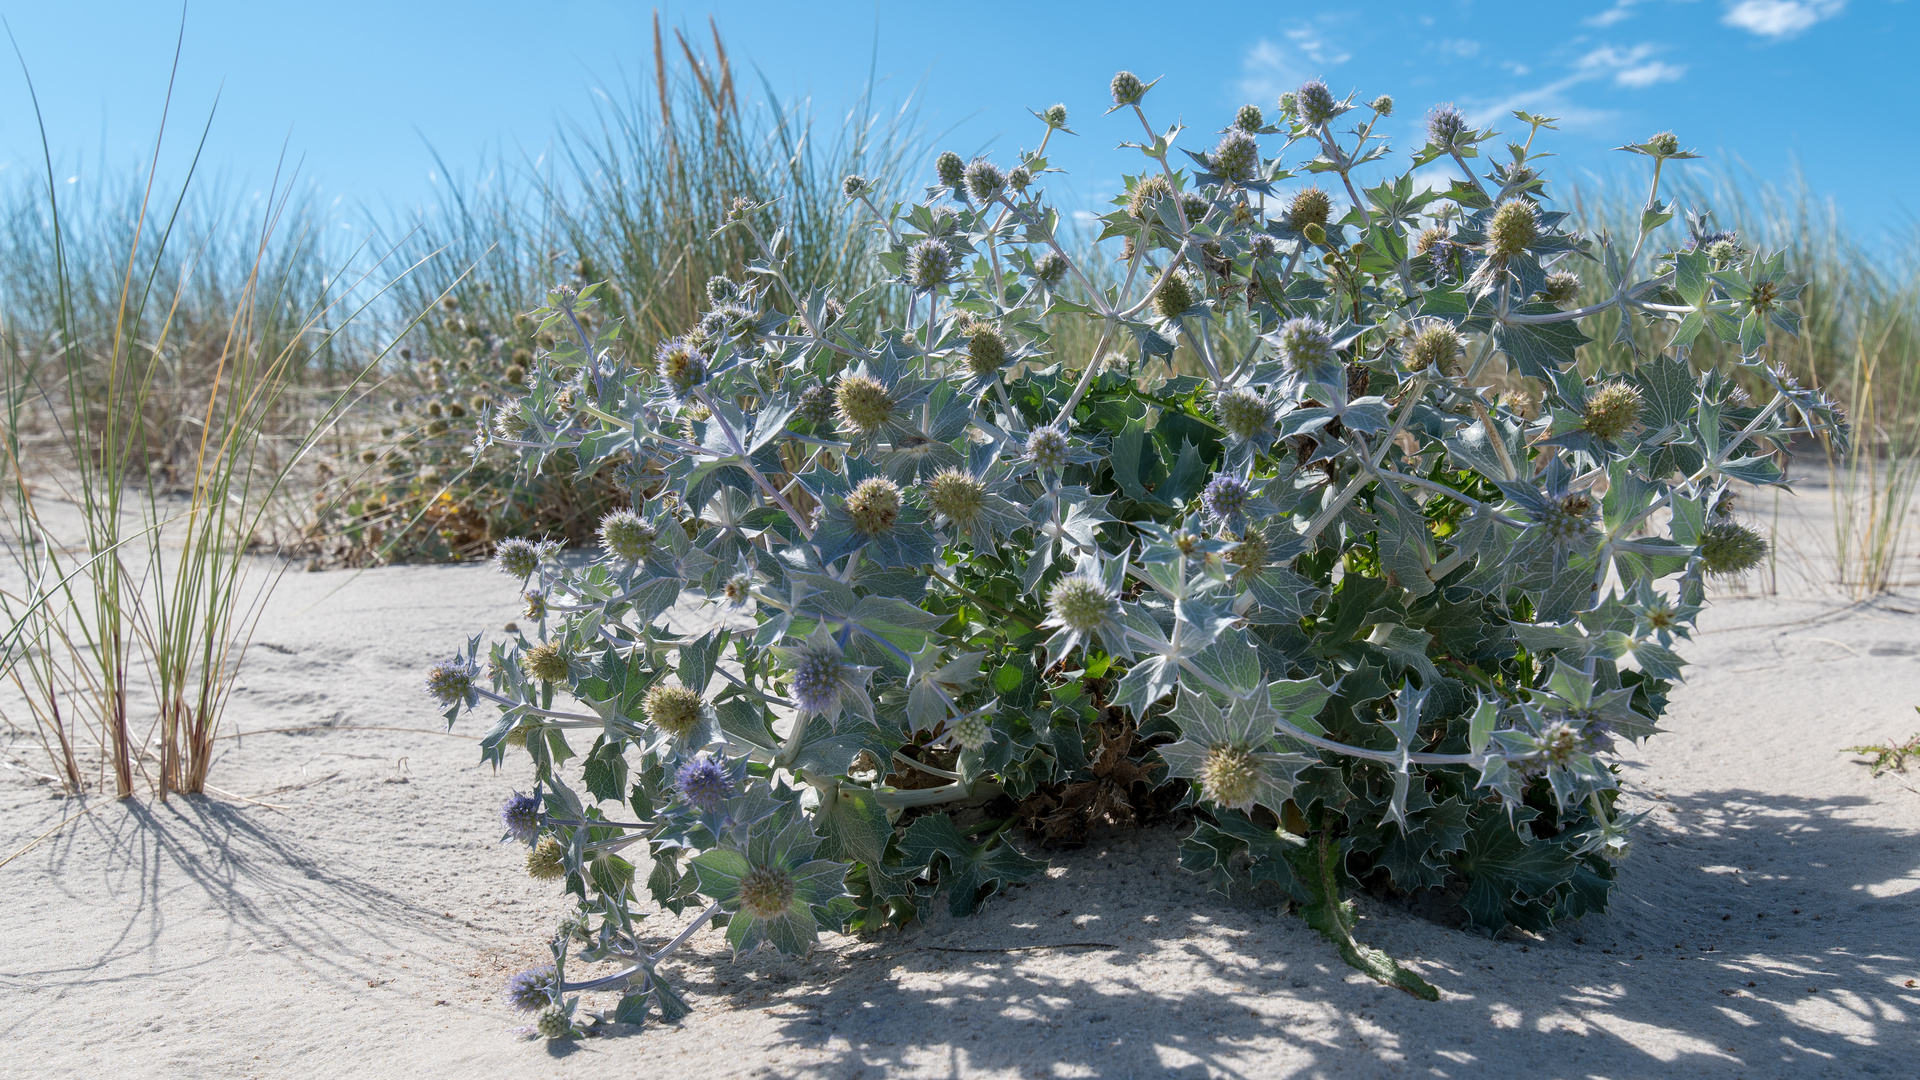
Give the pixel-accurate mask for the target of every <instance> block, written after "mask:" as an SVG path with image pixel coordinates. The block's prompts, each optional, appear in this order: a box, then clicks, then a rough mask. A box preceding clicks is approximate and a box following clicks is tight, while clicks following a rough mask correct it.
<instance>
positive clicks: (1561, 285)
mask: <svg viewBox="0 0 1920 1080" xmlns="http://www.w3.org/2000/svg"><path fill="white" fill-rule="evenodd" d="M1579 295H1580V275H1578V274H1576V273H1574V272H1573V271H1571V270H1555V271H1554V272H1553V273H1551V274H1548V275H1547V283H1546V285H1545V286H1544V287H1542V288H1541V290H1540V298H1541V299H1542V300H1545V301H1546V302H1547V303H1549V304H1568V303H1572V302H1573V299H1574V298H1575V297H1577V296H1579Z"/></svg>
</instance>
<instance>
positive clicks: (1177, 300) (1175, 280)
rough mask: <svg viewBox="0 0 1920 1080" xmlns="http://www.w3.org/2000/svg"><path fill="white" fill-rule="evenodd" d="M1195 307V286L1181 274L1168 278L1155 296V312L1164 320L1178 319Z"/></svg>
mask: <svg viewBox="0 0 1920 1080" xmlns="http://www.w3.org/2000/svg"><path fill="white" fill-rule="evenodd" d="M1192 306H1193V286H1191V285H1189V284H1187V279H1186V278H1185V277H1183V276H1181V275H1180V274H1172V275H1170V276H1168V278H1167V280H1166V282H1165V283H1163V284H1162V285H1161V286H1160V291H1159V292H1157V293H1154V294H1153V310H1155V311H1157V312H1159V313H1160V317H1161V318H1163V319H1173V318H1178V317H1179V316H1180V315H1181V314H1182V313H1184V312H1185V311H1186V310H1187V309H1188V308H1190V307H1192Z"/></svg>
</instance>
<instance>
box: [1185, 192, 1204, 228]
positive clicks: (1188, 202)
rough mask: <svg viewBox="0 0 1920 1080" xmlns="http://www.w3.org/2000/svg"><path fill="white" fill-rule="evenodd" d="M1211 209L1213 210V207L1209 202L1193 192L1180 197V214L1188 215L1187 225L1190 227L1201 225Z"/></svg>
mask: <svg viewBox="0 0 1920 1080" xmlns="http://www.w3.org/2000/svg"><path fill="white" fill-rule="evenodd" d="M1209 209H1211V207H1210V206H1208V205H1207V200H1205V199H1203V198H1201V197H1200V196H1198V195H1196V194H1194V193H1193V192H1191V191H1189V192H1185V193H1184V194H1182V195H1181V196H1180V212H1181V213H1183V214H1185V215H1187V224H1189V225H1198V224H1200V222H1201V221H1202V220H1203V219H1205V218H1206V216H1207V211H1208V210H1209Z"/></svg>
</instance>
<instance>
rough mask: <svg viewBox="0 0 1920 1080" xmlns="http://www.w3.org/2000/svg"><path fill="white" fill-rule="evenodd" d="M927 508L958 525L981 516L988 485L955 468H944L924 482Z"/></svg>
mask: <svg viewBox="0 0 1920 1080" xmlns="http://www.w3.org/2000/svg"><path fill="white" fill-rule="evenodd" d="M926 492H927V509H929V510H932V511H933V512H934V513H936V514H938V515H940V516H941V517H944V518H946V519H947V520H948V521H951V522H954V523H955V524H958V525H965V524H967V523H969V522H971V521H973V520H974V519H975V518H977V517H979V516H980V511H981V509H982V508H983V507H985V506H986V496H987V486H986V485H985V484H983V483H981V482H980V481H979V480H977V479H975V478H974V477H972V476H970V475H968V474H967V473H963V472H961V471H960V470H958V469H945V470H942V471H941V472H939V473H936V474H934V477H933V479H931V480H929V481H927V488H926Z"/></svg>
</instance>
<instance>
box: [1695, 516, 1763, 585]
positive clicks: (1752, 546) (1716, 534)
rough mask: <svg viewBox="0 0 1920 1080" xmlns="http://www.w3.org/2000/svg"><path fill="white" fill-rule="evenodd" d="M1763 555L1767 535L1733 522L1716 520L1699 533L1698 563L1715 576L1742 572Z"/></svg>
mask: <svg viewBox="0 0 1920 1080" xmlns="http://www.w3.org/2000/svg"><path fill="white" fill-rule="evenodd" d="M1766 557H1767V538H1766V537H1764V536H1761V535H1760V534H1759V533H1757V532H1755V531H1753V530H1752V529H1749V528H1747V527H1746V526H1745V525H1742V524H1740V523H1739V522H1736V521H1716V522H1714V523H1713V524H1711V525H1709V526H1707V529H1706V531H1705V532H1703V533H1701V534H1700V562H1701V564H1702V565H1703V566H1705V567H1706V569H1707V573H1709V574H1713V575H1715V576H1716V577H1732V576H1734V575H1737V574H1744V573H1746V572H1747V571H1749V570H1751V569H1753V568H1754V567H1756V566H1759V565H1760V562H1761V560H1763V559H1765V558H1766Z"/></svg>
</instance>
